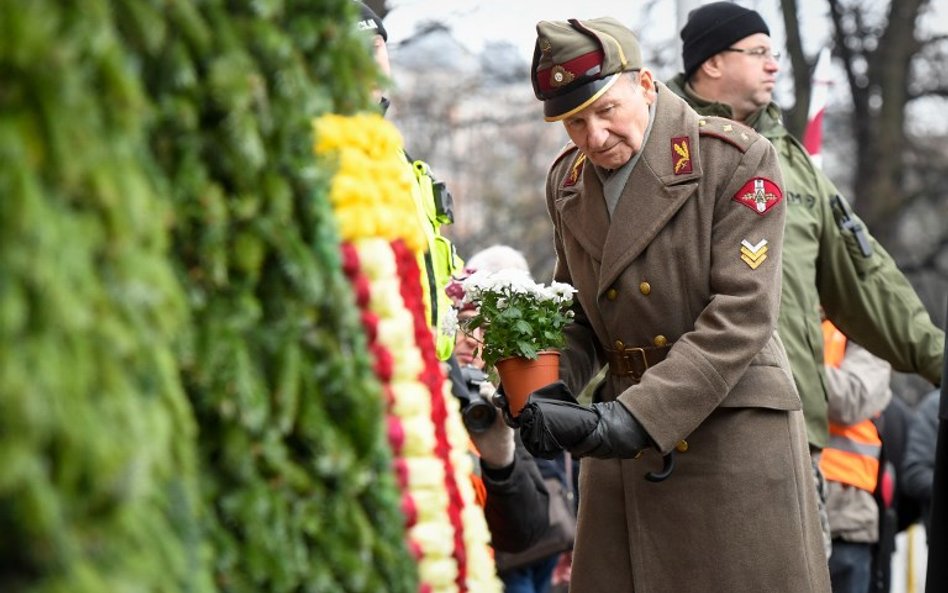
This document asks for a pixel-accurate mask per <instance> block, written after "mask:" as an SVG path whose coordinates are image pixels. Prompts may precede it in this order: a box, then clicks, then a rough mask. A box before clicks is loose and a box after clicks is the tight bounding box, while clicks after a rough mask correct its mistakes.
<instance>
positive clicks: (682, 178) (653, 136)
mask: <svg viewBox="0 0 948 593" xmlns="http://www.w3.org/2000/svg"><path fill="white" fill-rule="evenodd" d="M656 110H657V112H656V115H655V123H654V124H653V126H652V131H651V132H650V134H649V137H648V140H647V142H646V145H645V150H644V152H643V153H642V158H641V160H640V161H639V162H638V164H636V166H635V169H634V170H633V171H632V174H631V175H630V176H629V180H628V182H627V183H626V185H625V189H624V191H623V192H622V196H621V197H620V198H619V203H618V205H617V206H616V210H615V212H614V213H613V217H612V221H611V224H610V225H609V232H608V234H607V235H606V237H605V242H604V246H603V248H602V268H601V270H600V274H599V286H598V291H599V294H600V295H601V294H603V293H604V292H605V291H606V290H608V289H609V287H610V286H611V285H612V283H613V282H615V280H616V278H618V277H619V275H620V274H621V273H622V270H623V269H625V268H626V267H627V266H628V265H629V264H630V263H631V262H632V261H634V260H635V258H637V257H638V256H639V255H640V254H641V253H642V251H643V250H644V249H645V248H646V247H647V246H648V244H649V243H650V242H651V241H652V240H653V239H654V238H655V236H656V235H657V234H658V233H659V232H660V231H661V230H662V228H663V227H664V226H665V225H666V224H668V221H669V220H671V218H672V217H673V216H674V215H675V213H676V212H678V210H679V209H680V208H681V206H682V205H683V204H684V203H685V202H686V201H687V200H688V198H689V197H690V196H692V194H693V193H694V192H695V191H696V190H697V187H698V179H699V177H700V175H701V173H700V167H699V160H698V127H697V120H696V118H695V117H693V115H694V114H693V113H691V112H690V110H688V109H687V108H685V105H684V103H683V102H682V101H681V100H680V99H679V98H678V97H677V96H675V95H674V94H673V93H672V92H671V91H669V90H668V89H667V88H665V87H663V86H660V87H659V101H658V105H657V107H656ZM689 115H691V117H689ZM682 138H687V146H688V158H689V161H690V162H689V163H686V164H687V165H689V166H688V167H686V168H685V171H686V172H682V171H681V170H679V172H678V173H676V172H675V169H676V164H678V163H679V161H680V156H681V155H680V154H678V153H676V152H675V151H674V150H673V140H674V141H675V143H677V144H678V145H679V146H681V143H682V140H681V139H682ZM599 193H600V199H599V201H600V202H601V201H602V198H601V194H602V190H601V189H600V192H599Z"/></svg>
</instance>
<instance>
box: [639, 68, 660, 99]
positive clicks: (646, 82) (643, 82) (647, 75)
mask: <svg viewBox="0 0 948 593" xmlns="http://www.w3.org/2000/svg"><path fill="white" fill-rule="evenodd" d="M639 86H640V87H641V88H642V91H643V92H644V95H645V99H646V101H648V104H649V105H651V104H652V103H653V102H654V101H655V98H656V97H657V94H656V92H655V77H654V76H653V75H652V71H651V70H649V69H648V68H642V69H641V70H639Z"/></svg>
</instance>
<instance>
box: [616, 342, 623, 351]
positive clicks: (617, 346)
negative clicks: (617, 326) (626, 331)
mask: <svg viewBox="0 0 948 593" xmlns="http://www.w3.org/2000/svg"><path fill="white" fill-rule="evenodd" d="M623 348H625V344H623V343H622V340H616V350H622V349H623Z"/></svg>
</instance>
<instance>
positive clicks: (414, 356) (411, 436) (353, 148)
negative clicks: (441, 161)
mask: <svg viewBox="0 0 948 593" xmlns="http://www.w3.org/2000/svg"><path fill="white" fill-rule="evenodd" d="M314 129H315V132H316V140H315V142H314V151H315V152H316V154H317V155H320V156H324V157H325V156H329V155H334V156H335V158H336V159H337V162H338V169H337V171H336V174H335V175H334V177H333V180H332V187H331V189H330V200H331V202H332V205H333V209H334V212H335V215H336V220H337V223H338V225H339V231H340V234H341V237H342V239H343V240H344V241H345V242H348V243H350V244H352V245H353V246H354V247H355V249H356V251H357V253H358V255H359V260H360V263H361V272H362V273H363V274H364V275H365V276H366V278H367V279H368V280H369V283H370V298H369V304H368V309H369V310H370V311H372V312H373V313H374V314H375V315H376V316H378V319H379V322H378V326H377V340H378V343H379V344H380V345H382V346H384V347H385V348H386V349H387V350H388V352H389V353H390V354H391V355H392V377H391V380H390V381H389V386H390V388H391V393H392V396H393V401H392V402H391V406H390V409H391V412H392V413H393V414H395V415H397V416H398V418H399V420H400V422H401V424H402V428H403V432H404V434H405V439H404V442H403V445H402V449H401V455H402V458H403V461H404V462H405V465H406V466H407V468H408V472H407V473H408V485H407V489H408V493H409V494H410V496H411V498H412V500H413V501H414V503H415V507H416V510H417V517H416V522H415V524H414V525H413V526H412V527H411V528H409V529H408V537H409V538H410V539H411V540H412V541H413V542H414V543H415V544H416V545H417V546H418V547H419V548H420V550H421V558H420V560H419V562H418V573H419V578H420V580H421V582H422V584H427V585H428V586H429V587H430V588H431V591H432V593H457V592H458V591H459V590H460V588H459V587H458V583H457V577H458V573H459V568H458V564H457V560H456V558H455V557H454V553H455V541H454V527H453V526H452V523H451V520H450V519H449V517H448V507H449V505H450V504H451V501H450V497H449V496H448V493H447V491H446V489H445V477H446V476H445V467H446V465H445V463H444V462H443V460H442V459H440V458H439V457H438V456H437V455H436V454H435V446H436V443H437V437H436V434H435V432H436V430H435V425H434V422H433V420H432V397H433V395H432V392H431V390H429V388H428V387H427V386H426V385H425V384H423V383H422V382H421V381H420V379H419V376H420V374H421V372H422V370H423V368H424V366H425V363H424V361H423V357H422V354H421V351H420V350H419V349H418V347H417V346H416V345H415V335H414V331H413V320H412V316H411V314H410V313H409V312H408V310H407V308H406V306H405V303H404V302H403V300H402V298H401V294H400V280H401V279H400V278H399V277H398V272H397V265H396V262H395V256H394V253H393V251H392V245H391V244H392V242H393V241H396V240H399V239H401V240H402V241H404V243H405V245H407V246H408V248H409V249H410V250H412V251H413V252H415V253H416V254H420V253H422V252H423V250H424V249H425V246H426V239H425V233H424V230H423V228H422V227H421V225H420V222H419V218H418V214H417V209H416V206H415V204H414V202H413V198H412V185H411V184H413V183H415V181H414V175H413V174H412V172H411V170H410V169H409V168H408V167H407V166H406V162H405V160H404V156H403V153H402V151H401V143H402V140H401V136H400V134H399V133H398V131H397V130H396V129H395V127H394V126H392V125H391V124H390V123H388V122H386V121H385V120H384V119H383V118H382V117H381V116H378V115H374V114H372V115H370V114H363V115H356V116H339V115H326V116H323V117H320V118H319V119H317V120H316V121H315V122H314ZM434 397H440V398H443V401H442V402H439V405H444V407H445V408H446V409H447V418H446V419H445V423H446V425H445V433H446V435H447V441H448V443H449V445H450V453H449V461H450V463H449V464H448V466H449V467H450V468H451V472H452V473H453V474H454V476H453V479H454V481H455V483H456V484H457V486H458V493H459V496H460V499H461V505H462V506H461V509H460V517H461V523H462V528H463V534H464V541H463V545H464V555H465V557H466V579H465V581H464V585H463V588H464V589H465V590H466V591H469V592H472V593H482V592H483V593H500V592H501V590H502V588H503V587H502V584H501V582H500V580H499V579H498V578H497V576H496V569H495V566H494V562H493V558H492V555H491V553H490V548H489V541H490V534H489V532H488V529H487V523H486V520H485V518H484V513H483V509H482V508H481V507H480V506H478V505H477V503H476V501H475V496H474V490H473V487H472V486H471V482H470V479H469V476H470V474H471V473H472V472H473V462H472V459H471V456H470V455H469V453H468V436H467V432H466V429H465V428H464V425H463V422H462V420H461V416H460V412H459V410H458V408H457V405H456V402H455V401H454V399H453V396H452V395H451V394H450V384H449V383H448V382H447V381H445V382H444V385H443V389H442V390H441V392H440V393H437V394H436V395H434Z"/></svg>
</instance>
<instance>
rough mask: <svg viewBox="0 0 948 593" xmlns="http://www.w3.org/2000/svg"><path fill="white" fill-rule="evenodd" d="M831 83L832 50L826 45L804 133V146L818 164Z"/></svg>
mask: <svg viewBox="0 0 948 593" xmlns="http://www.w3.org/2000/svg"><path fill="white" fill-rule="evenodd" d="M831 84H833V81H832V80H831V78H830V50H829V48H828V47H824V48H823V50H822V51H821V52H820V57H819V58H817V60H816V68H815V69H814V70H813V80H812V83H811V89H810V112H809V113H808V114H807V122H806V131H805V132H804V134H803V146H804V147H805V148H806V150H807V152H809V153H810V155H811V156H812V157H813V161H814V162H815V163H816V164H817V166H819V165H821V164H822V158H821V157H822V155H821V154H820V153H821V150H822V147H823V112H824V111H825V110H826V100H827V98H828V97H829V87H830V85H831Z"/></svg>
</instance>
